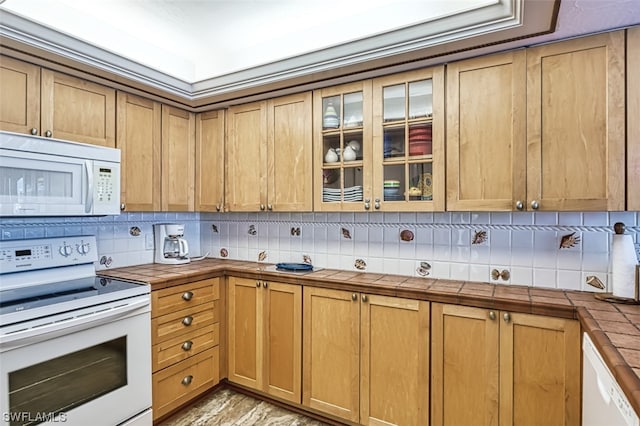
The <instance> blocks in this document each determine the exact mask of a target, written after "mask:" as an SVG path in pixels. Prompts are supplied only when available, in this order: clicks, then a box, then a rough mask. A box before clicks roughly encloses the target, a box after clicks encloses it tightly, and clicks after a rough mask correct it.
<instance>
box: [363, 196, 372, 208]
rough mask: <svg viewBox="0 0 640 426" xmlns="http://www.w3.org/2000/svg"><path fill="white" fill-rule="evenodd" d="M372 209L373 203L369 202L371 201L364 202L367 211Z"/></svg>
mask: <svg viewBox="0 0 640 426" xmlns="http://www.w3.org/2000/svg"><path fill="white" fill-rule="evenodd" d="M370 208H371V203H370V202H369V199H368V198H367V199H366V200H364V209H365V210H369V209H370Z"/></svg>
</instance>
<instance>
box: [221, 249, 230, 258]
mask: <svg viewBox="0 0 640 426" xmlns="http://www.w3.org/2000/svg"><path fill="white" fill-rule="evenodd" d="M228 256H229V250H227V249H226V248H221V249H220V257H228Z"/></svg>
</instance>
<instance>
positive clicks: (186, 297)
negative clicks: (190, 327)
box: [182, 291, 193, 302]
mask: <svg viewBox="0 0 640 426" xmlns="http://www.w3.org/2000/svg"><path fill="white" fill-rule="evenodd" d="M191 299H193V292H190V291H185V292H184V293H183V294H182V300H186V301H187V302H188V301H189V300H191Z"/></svg>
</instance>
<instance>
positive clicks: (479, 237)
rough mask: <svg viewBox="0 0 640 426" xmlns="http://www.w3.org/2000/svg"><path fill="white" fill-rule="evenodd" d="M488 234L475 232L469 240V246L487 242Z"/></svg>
mask: <svg viewBox="0 0 640 426" xmlns="http://www.w3.org/2000/svg"><path fill="white" fill-rule="evenodd" d="M487 238H488V234H487V231H475V233H474V234H473V238H472V239H471V244H474V245H479V244H484V243H486V242H487Z"/></svg>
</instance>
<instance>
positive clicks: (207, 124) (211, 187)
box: [195, 110, 225, 212]
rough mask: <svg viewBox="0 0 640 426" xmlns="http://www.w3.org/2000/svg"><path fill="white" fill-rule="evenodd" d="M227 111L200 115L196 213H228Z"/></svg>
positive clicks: (197, 123) (197, 146)
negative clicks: (225, 155)
mask: <svg viewBox="0 0 640 426" xmlns="http://www.w3.org/2000/svg"><path fill="white" fill-rule="evenodd" d="M224 126H225V111H224V110H219V111H209V112H203V113H200V114H197V115H196V188H195V191H196V192H195V203H196V211H209V212H216V211H222V210H224V164H225V161H224V160H225V157H224V134H225V132H224V129H225V127H224Z"/></svg>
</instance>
